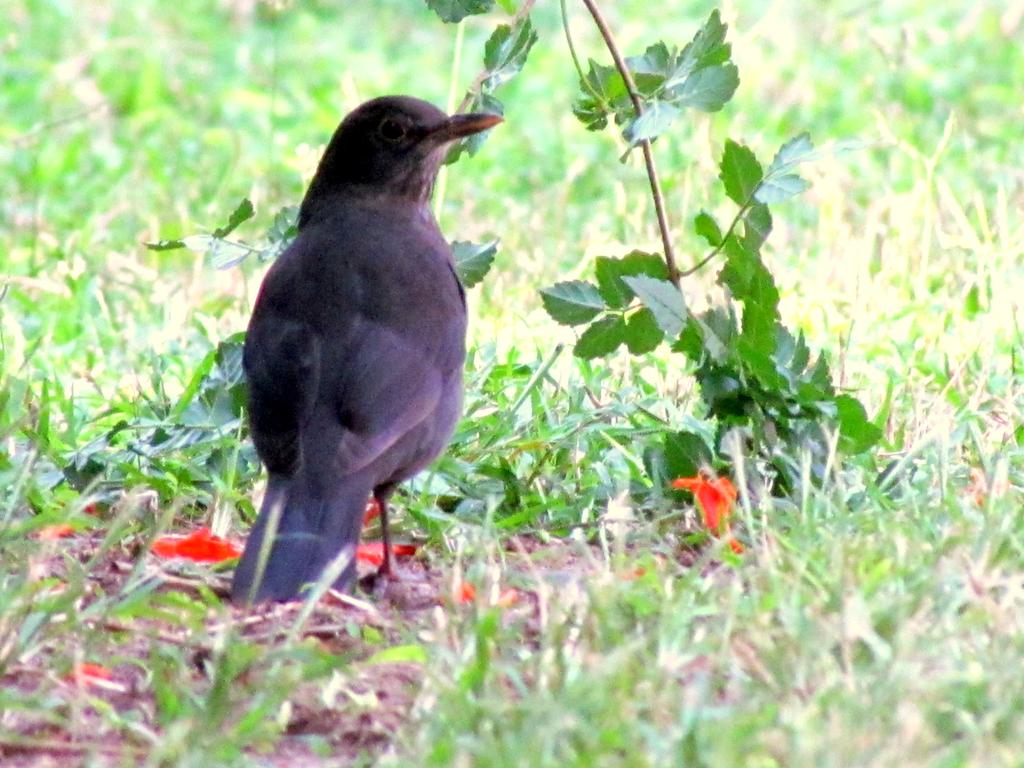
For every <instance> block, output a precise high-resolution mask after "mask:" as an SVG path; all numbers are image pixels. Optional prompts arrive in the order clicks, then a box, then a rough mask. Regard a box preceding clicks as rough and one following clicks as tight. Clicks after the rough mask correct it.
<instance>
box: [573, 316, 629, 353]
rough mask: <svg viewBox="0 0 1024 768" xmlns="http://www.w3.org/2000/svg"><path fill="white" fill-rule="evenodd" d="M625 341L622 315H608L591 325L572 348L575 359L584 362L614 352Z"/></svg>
mask: <svg viewBox="0 0 1024 768" xmlns="http://www.w3.org/2000/svg"><path fill="white" fill-rule="evenodd" d="M625 340H626V322H625V320H623V319H622V315H609V316H608V317H602V318H601V319H600V320H597V321H595V322H594V323H591V324H590V325H589V326H588V327H587V329H586V330H585V331H583V334H582V335H581V336H580V338H579V341H577V342H576V346H575V347H574V348H573V354H575V355H576V357H582V358H584V359H586V360H589V359H591V358H595V357H604V356H605V355H609V354H611V353H612V352H614V351H615V350H616V349H617V348H618V346H619V345H620V344H622V343H623V342H625Z"/></svg>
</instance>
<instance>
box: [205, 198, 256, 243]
mask: <svg viewBox="0 0 1024 768" xmlns="http://www.w3.org/2000/svg"><path fill="white" fill-rule="evenodd" d="M255 213H256V211H255V210H254V209H253V207H252V203H251V202H249V198H242V202H240V203H239V204H238V206H237V207H236V208H235V210H233V211H232V212H231V215H230V216H229V217H228V223H227V224H225V225H224V226H223V227H217V229H215V230H213V233H212V234H213V236H214V237H216V238H218V239H219V238H223V237H227V236H228V235H230V234H231V233H232V232H234V231H235V230H236V229H237V228H238V225H239V224H241V223H242V222H244V221H248V220H249V219H251V218H252V217H253V216H254V215H255Z"/></svg>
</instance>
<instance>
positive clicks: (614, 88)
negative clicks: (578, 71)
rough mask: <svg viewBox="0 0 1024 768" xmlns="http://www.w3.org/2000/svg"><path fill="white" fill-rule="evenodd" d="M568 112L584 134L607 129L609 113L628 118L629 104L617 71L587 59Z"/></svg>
mask: <svg viewBox="0 0 1024 768" xmlns="http://www.w3.org/2000/svg"><path fill="white" fill-rule="evenodd" d="M572 111H573V114H575V115H576V118H577V119H578V120H579V121H580V122H581V123H583V125H584V126H586V128H587V130H588V131H598V130H601V129H602V128H604V127H605V126H606V125H608V115H609V111H610V112H611V113H612V114H615V115H619V114H622V115H629V116H632V115H633V103H632V101H631V100H630V98H629V92H628V91H627V90H626V84H625V82H624V81H623V79H622V75H620V74H619V71H618V70H617V69H616V68H615V67H611V66H604V65H603V64H598V63H597V62H596V61H594V60H593V59H591V60H590V69H589V70H588V72H587V74H586V76H585V77H584V78H583V80H582V81H581V82H580V95H579V96H578V97H577V98H576V101H575V102H573V107H572Z"/></svg>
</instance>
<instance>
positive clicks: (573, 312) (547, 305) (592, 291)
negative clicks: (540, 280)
mask: <svg viewBox="0 0 1024 768" xmlns="http://www.w3.org/2000/svg"><path fill="white" fill-rule="evenodd" d="M540 296H541V301H542V302H543V303H544V309H546V310H547V312H548V314H549V315H551V318H552V319H553V320H554V321H555V322H557V323H561V324H562V325H581V324H582V323H589V322H590V321H591V320H593V319H594V318H595V317H597V315H598V314H599V313H601V312H602V311H603V310H604V309H606V305H605V302H604V299H602V298H601V294H600V293H598V290H597V288H596V287H595V286H594V285H592V284H591V283H587V282H584V281H582V280H569V281H566V282H563V283H555V284H554V285H552V286H551V287H550V288H543V289H541V292H540Z"/></svg>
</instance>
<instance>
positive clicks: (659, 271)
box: [594, 251, 668, 309]
mask: <svg viewBox="0 0 1024 768" xmlns="http://www.w3.org/2000/svg"><path fill="white" fill-rule="evenodd" d="M594 274H595V276H596V277H597V289H598V291H600V292H601V297H602V298H603V299H604V300H605V303H606V304H607V305H608V306H609V307H611V308H613V309H621V308H623V307H626V306H628V305H629V303H630V302H631V301H632V300H633V297H634V296H635V295H636V294H634V293H633V289H632V288H630V287H629V286H628V285H626V284H625V283H624V282H623V281H622V278H623V276H625V275H649V276H651V277H656V278H660V279H662V280H664V279H667V278H668V268H667V267H666V266H665V261H664V260H663V259H662V258H661V255H660V254H657V253H644V252H643V251H633V252H632V253H629V254H627V255H626V256H623V257H622V258H621V259H616V258H612V257H610V256H598V257H597V263H596V265H595V268H594Z"/></svg>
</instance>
